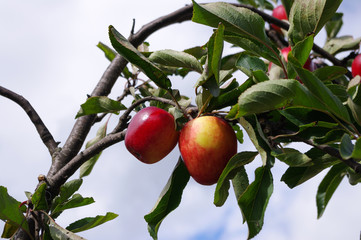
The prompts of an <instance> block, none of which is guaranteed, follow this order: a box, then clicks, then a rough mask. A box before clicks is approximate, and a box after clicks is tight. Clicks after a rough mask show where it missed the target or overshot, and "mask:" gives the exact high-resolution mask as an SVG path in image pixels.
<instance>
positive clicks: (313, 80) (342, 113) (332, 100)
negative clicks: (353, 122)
mask: <svg viewBox="0 0 361 240" xmlns="http://www.w3.org/2000/svg"><path fill="white" fill-rule="evenodd" d="M288 62H289V63H292V66H293V68H294V69H295V70H296V72H297V74H298V75H299V76H300V78H301V80H302V82H303V84H304V85H305V86H306V87H307V89H308V90H309V91H310V92H311V93H312V94H313V95H314V96H315V97H316V98H318V99H319V102H321V103H322V104H323V105H324V106H325V107H326V109H327V110H328V111H330V112H331V113H333V114H335V115H336V116H337V117H339V118H341V119H343V120H345V121H350V116H349V114H348V111H347V109H346V107H345V106H344V105H343V104H342V102H341V101H340V100H339V99H338V98H337V97H336V96H335V95H334V94H333V93H332V92H331V90H330V89H328V88H327V87H326V86H325V84H324V83H323V82H322V81H321V80H320V79H318V78H317V77H316V76H315V75H314V74H312V72H310V71H308V70H306V69H304V68H303V67H302V65H300V63H299V62H298V61H297V60H296V59H295V58H294V57H293V55H292V53H290V54H288Z"/></svg>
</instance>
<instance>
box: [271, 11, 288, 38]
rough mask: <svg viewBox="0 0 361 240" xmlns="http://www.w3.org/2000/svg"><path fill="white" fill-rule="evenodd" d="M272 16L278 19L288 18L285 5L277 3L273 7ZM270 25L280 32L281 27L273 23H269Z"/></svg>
mask: <svg viewBox="0 0 361 240" xmlns="http://www.w3.org/2000/svg"><path fill="white" fill-rule="evenodd" d="M272 16H273V17H275V18H277V19H279V20H288V17H287V13H286V10H285V7H284V6H283V5H279V6H277V7H275V8H274V9H273V12H272ZM271 27H272V28H273V29H274V30H276V31H277V32H280V33H281V32H282V31H281V28H280V27H279V26H277V25H275V24H272V23H271Z"/></svg>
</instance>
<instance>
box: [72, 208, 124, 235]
mask: <svg viewBox="0 0 361 240" xmlns="http://www.w3.org/2000/svg"><path fill="white" fill-rule="evenodd" d="M116 217H118V214H115V213H112V212H107V214H106V215H105V216H102V215H97V216H96V217H87V218H83V219H80V220H78V221H76V222H74V223H71V224H70V225H69V226H67V227H66V229H67V230H69V231H72V232H75V233H77V232H82V231H85V230H89V229H92V228H94V227H97V226H99V225H101V224H103V223H106V222H108V221H110V220H113V219H114V218H116Z"/></svg>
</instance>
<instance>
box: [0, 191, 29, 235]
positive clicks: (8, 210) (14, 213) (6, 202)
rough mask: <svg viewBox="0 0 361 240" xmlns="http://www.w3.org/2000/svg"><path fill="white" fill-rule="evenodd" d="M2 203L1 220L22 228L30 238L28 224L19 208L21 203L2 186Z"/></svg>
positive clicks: (0, 196)
mask: <svg viewBox="0 0 361 240" xmlns="http://www.w3.org/2000/svg"><path fill="white" fill-rule="evenodd" d="M0 203H1V204H0V219H1V220H3V221H9V224H11V225H13V226H16V227H21V228H22V229H23V230H24V231H25V232H26V233H28V235H29V236H30V232H29V226H28V222H27V221H26V219H25V217H24V215H23V213H22V211H21V210H20V208H19V205H20V202H18V201H16V200H15V199H14V198H13V197H11V196H10V195H9V194H8V190H7V189H6V188H5V187H3V186H0Z"/></svg>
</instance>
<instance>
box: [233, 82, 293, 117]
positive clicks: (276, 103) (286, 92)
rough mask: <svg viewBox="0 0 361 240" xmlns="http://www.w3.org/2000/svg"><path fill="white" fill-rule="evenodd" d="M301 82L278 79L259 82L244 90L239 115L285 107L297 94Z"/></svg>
mask: <svg viewBox="0 0 361 240" xmlns="http://www.w3.org/2000/svg"><path fill="white" fill-rule="evenodd" d="M297 85H299V82H298V81H296V80H294V79H277V80H269V81H265V82H260V83H257V84H255V85H253V86H251V87H250V88H248V89H247V90H246V91H244V92H243V93H242V94H241V95H240V96H239V99H238V106H239V109H238V110H239V113H238V115H239V116H244V115H249V114H253V113H262V112H267V111H270V110H273V109H277V108H280V107H284V106H286V105H287V104H289V103H290V101H291V99H292V98H293V97H294V96H295V92H296V88H297Z"/></svg>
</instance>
